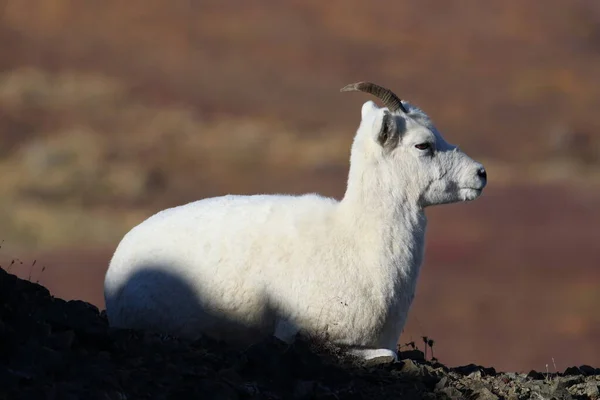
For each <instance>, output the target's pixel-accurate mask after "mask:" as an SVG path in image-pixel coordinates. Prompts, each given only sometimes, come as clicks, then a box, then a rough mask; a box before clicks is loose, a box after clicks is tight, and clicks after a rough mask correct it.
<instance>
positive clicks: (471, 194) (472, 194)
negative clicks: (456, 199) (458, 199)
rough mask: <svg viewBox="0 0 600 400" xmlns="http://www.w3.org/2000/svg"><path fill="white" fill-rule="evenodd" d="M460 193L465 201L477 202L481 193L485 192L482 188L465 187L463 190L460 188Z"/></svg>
mask: <svg viewBox="0 0 600 400" xmlns="http://www.w3.org/2000/svg"><path fill="white" fill-rule="evenodd" d="M460 192H461V194H462V196H463V200H465V201H470V200H475V199H476V198H478V197H479V196H481V193H482V192H483V188H482V187H479V188H474V187H463V188H460Z"/></svg>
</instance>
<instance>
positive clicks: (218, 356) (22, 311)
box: [0, 269, 600, 399]
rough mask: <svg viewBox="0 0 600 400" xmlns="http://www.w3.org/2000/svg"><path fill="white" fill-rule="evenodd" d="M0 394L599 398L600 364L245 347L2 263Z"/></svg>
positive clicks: (308, 346) (322, 347) (269, 344)
mask: <svg viewBox="0 0 600 400" xmlns="http://www.w3.org/2000/svg"><path fill="white" fill-rule="evenodd" d="M0 304H2V305H1V306H0V317H1V319H0V398H10V399H31V398H61V399H75V398H81V397H82V396H85V398H87V399H96V398H98V399H125V398H129V399H131V398H136V399H141V398H152V399H168V398H183V397H187V396H190V395H201V396H203V397H202V398H219V399H251V398H260V399H282V398H286V399H288V398H295V399H306V398H320V399H341V398H344V399H346V398H352V399H363V398H364V399H367V398H369V399H372V398H380V399H383V398H385V399H387V398H402V399H448V398H476V399H498V398H510V399H530V398H560V399H570V398H572V399H579V398H598V397H599V396H600V392H599V388H600V386H599V385H600V369H596V368H593V367H590V366H585V365H582V366H579V367H570V368H567V370H566V371H565V372H564V373H555V374H550V373H539V372H535V371H531V372H530V373H529V374H515V373H498V372H496V370H495V369H494V368H485V367H481V366H477V365H474V364H471V365H467V366H462V367H457V368H448V367H446V366H444V365H442V364H440V363H437V362H430V361H426V360H424V357H423V353H421V352H419V351H414V350H413V351H409V352H400V353H399V355H400V359H401V360H402V361H400V362H398V363H394V364H380V365H368V364H364V363H360V362H358V361H357V360H355V359H353V358H351V357H348V356H344V355H343V353H342V352H341V351H340V350H339V349H337V348H335V347H334V346H331V345H326V344H322V343H315V342H311V341H309V340H305V339H299V340H298V341H297V342H296V343H295V344H293V345H291V346H288V345H286V344H284V343H282V342H280V341H278V340H276V339H271V340H266V341H264V342H262V343H258V344H256V345H254V346H251V347H249V348H247V349H245V350H244V351H234V350H233V349H231V348H228V347H227V345H226V344H224V343H221V342H216V341H212V340H208V339H201V340H198V341H195V342H185V341H182V340H179V339H177V338H172V337H168V336H165V335H158V334H151V333H145V332H138V331H131V330H120V329H112V328H109V326H108V322H107V320H106V317H105V316H104V313H100V312H99V310H98V309H97V308H96V307H95V306H93V305H91V304H89V303H86V302H83V301H78V300H72V301H64V300H62V299H59V298H55V297H52V296H51V295H50V293H49V292H48V290H47V289H46V288H45V287H43V286H41V285H38V284H35V283H31V282H29V281H26V280H22V279H19V278H17V277H16V276H14V275H12V274H9V273H7V272H6V271H4V270H2V269H0Z"/></svg>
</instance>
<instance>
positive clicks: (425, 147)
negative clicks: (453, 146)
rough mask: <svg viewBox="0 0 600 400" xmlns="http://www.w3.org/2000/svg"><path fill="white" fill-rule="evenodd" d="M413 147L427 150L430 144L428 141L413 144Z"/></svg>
mask: <svg viewBox="0 0 600 400" xmlns="http://www.w3.org/2000/svg"><path fill="white" fill-rule="evenodd" d="M415 147H416V148H417V149H419V150H427V149H429V148H430V147H431V145H430V144H429V143H419V144H417V145H415Z"/></svg>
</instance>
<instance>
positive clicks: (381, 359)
mask: <svg viewBox="0 0 600 400" xmlns="http://www.w3.org/2000/svg"><path fill="white" fill-rule="evenodd" d="M350 354H352V355H355V356H357V357H360V358H362V359H364V360H365V361H368V362H369V363H370V364H371V363H375V364H387V363H392V362H396V361H398V354H397V353H396V352H395V351H392V350H390V349H351V350H350Z"/></svg>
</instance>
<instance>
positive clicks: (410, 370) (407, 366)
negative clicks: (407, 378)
mask: <svg viewBox="0 0 600 400" xmlns="http://www.w3.org/2000/svg"><path fill="white" fill-rule="evenodd" d="M400 371H401V372H402V373H403V374H406V375H421V367H419V366H418V365H417V364H415V363H414V361H413V360H410V359H408V360H404V361H402V368H400Z"/></svg>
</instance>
